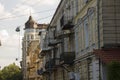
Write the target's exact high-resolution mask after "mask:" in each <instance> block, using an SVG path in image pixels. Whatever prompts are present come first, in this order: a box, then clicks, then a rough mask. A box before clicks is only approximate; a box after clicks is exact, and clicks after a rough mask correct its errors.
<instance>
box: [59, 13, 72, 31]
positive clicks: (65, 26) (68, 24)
mask: <svg viewBox="0 0 120 80" xmlns="http://www.w3.org/2000/svg"><path fill="white" fill-rule="evenodd" d="M60 22H61V27H62V30H70V29H71V28H73V27H74V25H73V19H72V16H65V15H64V16H63V17H62V18H61V20H60Z"/></svg>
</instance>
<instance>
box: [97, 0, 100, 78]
mask: <svg viewBox="0 0 120 80" xmlns="http://www.w3.org/2000/svg"><path fill="white" fill-rule="evenodd" d="M99 9H100V0H97V30H98V49H100V25H99V24H100V22H99V19H100V18H99ZM99 80H101V61H100V58H99Z"/></svg>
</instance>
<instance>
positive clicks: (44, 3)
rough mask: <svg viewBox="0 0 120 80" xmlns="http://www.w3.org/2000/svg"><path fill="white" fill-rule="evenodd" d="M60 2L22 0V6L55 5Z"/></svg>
mask: <svg viewBox="0 0 120 80" xmlns="http://www.w3.org/2000/svg"><path fill="white" fill-rule="evenodd" d="M59 1H60V0H35V1H34V0H29V1H27V0H26V1H25V0H23V2H24V4H26V5H33V6H36V5H55V4H56V3H58V2H59Z"/></svg>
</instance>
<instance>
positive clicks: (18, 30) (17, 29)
mask: <svg viewBox="0 0 120 80" xmlns="http://www.w3.org/2000/svg"><path fill="white" fill-rule="evenodd" d="M15 31H16V32H19V46H20V26H18V27H17V28H16V29H15ZM18 58H19V57H18ZM18 58H16V61H18Z"/></svg>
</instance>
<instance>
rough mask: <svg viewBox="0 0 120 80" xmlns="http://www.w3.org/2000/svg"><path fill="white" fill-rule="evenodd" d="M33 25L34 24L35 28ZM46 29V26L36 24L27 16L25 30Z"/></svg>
mask: <svg viewBox="0 0 120 80" xmlns="http://www.w3.org/2000/svg"><path fill="white" fill-rule="evenodd" d="M34 24H36V26H35V25H34ZM47 27H48V24H37V23H36V22H35V21H34V20H33V18H32V16H29V19H28V21H27V22H26V23H25V29H30V28H32V29H34V28H35V29H46V28H47Z"/></svg>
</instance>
